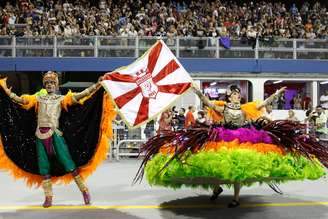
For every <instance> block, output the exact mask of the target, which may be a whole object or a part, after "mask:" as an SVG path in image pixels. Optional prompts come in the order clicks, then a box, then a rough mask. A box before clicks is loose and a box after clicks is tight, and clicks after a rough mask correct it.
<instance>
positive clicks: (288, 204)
mask: <svg viewBox="0 0 328 219" xmlns="http://www.w3.org/2000/svg"><path fill="white" fill-rule="evenodd" d="M321 205H328V202H286V203H244V204H241V205H240V206H239V208H254V207H299V206H321ZM226 207H227V205H224V204H186V205H91V206H83V205H81V206H79V205H77V206H73V205H68V206H65V205H57V206H56V205H55V206H52V207H50V208H43V207H42V206H28V205H27V206H16V205H11V206H9V205H8V206H5V205H2V206H0V210H106V209H191V208H198V209H201V208H226Z"/></svg>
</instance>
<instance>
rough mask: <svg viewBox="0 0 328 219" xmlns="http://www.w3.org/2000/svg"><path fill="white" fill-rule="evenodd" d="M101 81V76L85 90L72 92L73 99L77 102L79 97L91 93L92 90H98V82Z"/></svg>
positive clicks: (99, 85)
mask: <svg viewBox="0 0 328 219" xmlns="http://www.w3.org/2000/svg"><path fill="white" fill-rule="evenodd" d="M101 81H102V77H100V78H99V80H98V82H97V83H96V84H94V85H92V86H90V87H88V88H86V89H85V90H83V91H82V92H80V93H77V94H74V95H73V99H74V100H75V101H76V102H78V101H79V100H80V99H82V98H84V97H86V96H89V95H90V94H92V93H93V92H95V91H96V90H98V89H99V88H100V87H101V84H100V82H101Z"/></svg>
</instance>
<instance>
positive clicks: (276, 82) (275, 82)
mask: <svg viewBox="0 0 328 219" xmlns="http://www.w3.org/2000/svg"><path fill="white" fill-rule="evenodd" d="M281 82H283V81H282V80H279V81H274V82H273V83H274V84H279V83H281Z"/></svg>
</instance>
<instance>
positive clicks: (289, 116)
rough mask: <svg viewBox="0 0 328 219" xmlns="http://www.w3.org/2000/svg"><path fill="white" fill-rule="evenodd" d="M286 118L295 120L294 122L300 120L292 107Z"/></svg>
mask: <svg viewBox="0 0 328 219" xmlns="http://www.w3.org/2000/svg"><path fill="white" fill-rule="evenodd" d="M286 120H289V121H293V122H297V121H299V120H298V119H297V117H296V116H295V112H294V110H292V109H290V110H288V117H287V118H286Z"/></svg>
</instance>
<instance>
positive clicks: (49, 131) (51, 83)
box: [0, 71, 115, 208]
mask: <svg viewBox="0 0 328 219" xmlns="http://www.w3.org/2000/svg"><path fill="white" fill-rule="evenodd" d="M0 85H1V87H2V89H3V91H4V92H1V95H0V104H1V109H2V110H1V111H0V116H1V119H0V124H1V130H0V133H1V147H0V168H2V169H6V170H10V171H11V172H12V173H13V175H14V176H15V177H16V178H25V179H26V181H27V183H28V185H33V184H34V185H38V186H39V185H42V187H43V190H44V194H45V201H44V203H43V207H45V208H47V207H50V206H52V198H53V192H52V182H64V183H68V182H70V181H71V180H73V179H74V181H75V182H76V184H77V186H78V188H79V189H80V191H81V193H82V195H83V199H84V203H85V204H86V205H89V204H90V201H91V200H90V193H89V190H88V187H87V186H86V185H85V183H84V180H83V179H84V178H86V177H87V176H88V175H89V174H90V173H91V172H92V171H93V170H94V169H95V168H96V166H97V165H99V163H100V162H101V161H102V160H103V159H104V158H105V156H106V153H107V149H108V139H107V137H110V135H111V134H110V132H111V127H110V124H109V122H110V121H109V120H110V119H112V118H113V115H114V114H115V112H114V108H113V106H112V105H111V104H110V102H109V101H108V97H105V96H104V93H103V89H100V88H101V85H100V82H98V83H96V84H94V85H92V86H91V87H89V88H87V89H85V90H84V91H82V92H80V93H76V94H73V93H71V92H69V93H68V94H67V95H65V96H63V95H58V94H56V91H57V90H58V75H57V73H55V72H53V71H48V72H47V73H46V74H45V75H44V77H43V86H44V88H45V89H46V91H47V93H46V94H39V95H23V96H21V97H19V96H17V95H16V94H15V93H13V92H11V90H10V89H9V88H8V87H7V85H6V80H5V79H2V80H1V81H0ZM6 95H7V96H6ZM8 97H9V98H10V99H8ZM62 109H65V110H62ZM5 111H7V113H5ZM106 117H107V118H106ZM27 126H28V127H27ZM31 130H32V131H31ZM33 130H34V131H33ZM34 133H35V134H34ZM35 145H36V147H35ZM34 161H35V162H34Z"/></svg>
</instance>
